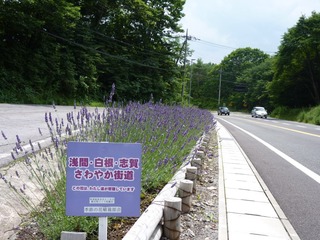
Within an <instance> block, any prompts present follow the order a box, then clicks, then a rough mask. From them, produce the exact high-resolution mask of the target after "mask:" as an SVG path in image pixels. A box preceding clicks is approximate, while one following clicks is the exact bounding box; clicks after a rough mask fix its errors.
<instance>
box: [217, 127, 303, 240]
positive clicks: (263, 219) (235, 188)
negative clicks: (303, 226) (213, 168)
mask: <svg viewBox="0 0 320 240" xmlns="http://www.w3.org/2000/svg"><path fill="white" fill-rule="evenodd" d="M217 133H218V141H219V156H220V157H219V240H280V239H282V240H283V239H288V240H300V238H299V236H298V235H297V233H296V232H295V230H294V229H293V227H292V226H291V224H290V222H289V221H288V219H287V218H286V216H285V215H284V213H283V212H282V210H281V209H280V207H279V205H278V204H277V202H276V201H275V199H274V198H273V196H272V195H271V193H270V191H269V190H268V188H267V186H266V185H265V184H264V182H263V180H262V179H261V178H260V176H259V174H258V173H257V171H256V170H255V168H254V166H253V165H252V164H251V162H250V160H249V159H248V158H247V156H246V155H245V153H244V152H243V151H242V149H241V148H240V146H239V145H238V144H237V142H236V140H235V139H234V138H233V137H232V135H231V134H230V133H229V132H228V131H227V130H226V129H225V128H224V127H223V126H222V125H221V124H220V123H219V122H218V124H217Z"/></svg>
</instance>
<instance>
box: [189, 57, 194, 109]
mask: <svg viewBox="0 0 320 240" xmlns="http://www.w3.org/2000/svg"><path fill="white" fill-rule="evenodd" d="M194 60H196V59H191V63H190V66H191V71H190V82H189V99H188V106H190V99H191V83H192V70H193V61H194Z"/></svg>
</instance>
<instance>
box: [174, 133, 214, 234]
mask: <svg viewBox="0 0 320 240" xmlns="http://www.w3.org/2000/svg"><path fill="white" fill-rule="evenodd" d="M207 138H208V140H209V141H208V145H207V148H206V150H205V153H206V157H205V159H204V160H203V166H202V170H201V171H200V175H199V176H198V180H197V182H196V193H195V194H194V195H193V198H192V207H191V210H190V212H189V213H187V214H182V215H181V228H182V229H181V230H182V231H181V235H180V240H187V239H194V240H209V239H210V240H215V239H218V217H219V215H218V212H219V211H218V210H219V208H218V203H219V198H218V189H219V188H218V179H219V178H218V176H219V175H218V174H219V166H218V144H217V137H216V131H212V133H211V134H210V136H207Z"/></svg>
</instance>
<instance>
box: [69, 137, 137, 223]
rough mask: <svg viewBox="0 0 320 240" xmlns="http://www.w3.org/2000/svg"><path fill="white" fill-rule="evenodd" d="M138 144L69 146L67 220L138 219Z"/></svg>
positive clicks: (70, 144)
mask: <svg viewBox="0 0 320 240" xmlns="http://www.w3.org/2000/svg"><path fill="white" fill-rule="evenodd" d="M140 190H141V144H139V143H96V142H69V143H68V154H67V192H66V215H67V216H98V217H107V216H118V217H120V216H123V217H124V216H126V217H137V216H140Z"/></svg>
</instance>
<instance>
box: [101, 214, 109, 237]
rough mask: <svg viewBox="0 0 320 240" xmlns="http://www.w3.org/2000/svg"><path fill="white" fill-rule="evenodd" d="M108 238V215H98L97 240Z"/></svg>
mask: <svg viewBox="0 0 320 240" xmlns="http://www.w3.org/2000/svg"><path fill="white" fill-rule="evenodd" d="M107 239H108V217H99V240H107Z"/></svg>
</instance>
